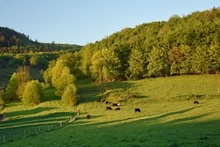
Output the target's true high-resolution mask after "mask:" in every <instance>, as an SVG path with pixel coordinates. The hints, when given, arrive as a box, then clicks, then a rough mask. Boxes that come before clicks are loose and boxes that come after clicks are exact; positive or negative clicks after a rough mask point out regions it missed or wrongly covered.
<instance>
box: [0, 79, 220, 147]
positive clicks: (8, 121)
mask: <svg viewBox="0 0 220 147" xmlns="http://www.w3.org/2000/svg"><path fill="white" fill-rule="evenodd" d="M215 78H216V77H215V75H195V76H176V77H164V78H156V79H144V80H139V81H125V82H113V83H106V84H103V85H101V86H100V85H96V84H94V83H92V82H91V81H89V80H84V81H78V82H77V86H78V88H79V89H78V94H79V96H80V104H79V105H78V109H79V110H80V117H79V118H78V119H76V121H73V122H71V123H68V124H67V125H65V126H62V127H60V128H59V129H54V130H51V131H48V132H43V133H39V134H35V135H32V136H29V137H26V138H22V139H17V140H14V141H12V142H6V143H3V144H2V145H1V146H3V147H8V146H13V147H19V146H27V147H29V146H30V147H31V146H55V147H59V146H78V147H85V146H88V147H98V146H100V147H102V146H106V147H110V146H116V147H117V146H118V147H119V146H132V147H133V146H135V147H136V146H137V147H141V146H171V147H172V146H219V145H220V141H219V139H218V138H219V137H220V131H219V129H217V128H219V120H220V116H219V109H218V108H219V104H220V101H219V99H220V96H219V95H218V89H217V87H216V85H215V84H214V83H215V82H214V81H215ZM117 92H118V94H119V95H120V96H123V99H121V104H120V106H119V107H120V108H121V110H120V111H115V110H114V109H115V108H116V107H113V106H112V104H106V103H105V102H97V99H98V98H99V97H102V98H103V99H108V98H109V96H110V97H111V94H109V93H113V94H114V95H115V96H117V94H115V93H117ZM101 93H102V94H101ZM51 94H54V89H51V88H46V89H45V92H44V97H47V96H48V98H47V100H46V101H44V102H42V103H41V104H39V105H37V106H34V107H33V106H25V105H23V104H22V103H20V102H19V103H10V104H7V105H6V108H5V109H4V110H3V111H2V113H4V114H6V116H7V117H6V118H5V120H4V121H2V122H0V123H1V127H0V130H1V136H2V135H4V134H7V133H9V132H13V131H15V130H24V129H28V128H32V127H40V126H45V125H49V124H52V123H55V122H60V121H65V120H67V119H68V118H70V117H72V116H74V115H76V108H75V107H71V106H68V105H66V104H64V103H63V102H62V101H61V100H60V98H58V97H57V96H54V97H53V96H52V95H51ZM133 94H135V95H136V98H132V97H131V96H132V95H133ZM108 100H111V101H109V102H115V101H116V100H118V99H112V98H109V99H108ZM194 100H197V101H199V104H193V101H194ZM106 106H110V107H112V108H113V110H108V111H106V110H105V107H106ZM136 107H137V108H140V109H141V113H138V112H137V113H135V112H134V108H136ZM87 115H90V116H91V118H90V119H87V118H86V116H87ZM58 140H59V141H58Z"/></svg>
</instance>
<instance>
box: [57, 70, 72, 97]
mask: <svg viewBox="0 0 220 147" xmlns="http://www.w3.org/2000/svg"><path fill="white" fill-rule="evenodd" d="M75 79H76V78H75V77H74V75H72V74H71V73H70V69H69V68H68V67H64V68H63V70H62V74H61V76H60V77H59V78H58V79H57V80H56V82H55V84H54V86H55V88H56V95H58V96H62V94H63V93H64V91H65V90H66V88H67V86H68V85H70V84H74V82H75Z"/></svg>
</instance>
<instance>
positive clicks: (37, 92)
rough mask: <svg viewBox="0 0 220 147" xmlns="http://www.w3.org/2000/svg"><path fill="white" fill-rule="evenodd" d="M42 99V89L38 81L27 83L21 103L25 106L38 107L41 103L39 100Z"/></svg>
mask: <svg viewBox="0 0 220 147" xmlns="http://www.w3.org/2000/svg"><path fill="white" fill-rule="evenodd" d="M42 97H43V88H42V86H41V84H40V83H39V81H37V80H32V81H30V82H28V83H27V86H26V87H25V90H24V93H23V96H22V101H23V102H24V104H26V105H38V104H40V102H41V98H42Z"/></svg>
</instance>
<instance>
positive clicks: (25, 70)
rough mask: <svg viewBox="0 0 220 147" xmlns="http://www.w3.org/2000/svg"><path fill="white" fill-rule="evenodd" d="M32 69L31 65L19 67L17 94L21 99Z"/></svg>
mask: <svg viewBox="0 0 220 147" xmlns="http://www.w3.org/2000/svg"><path fill="white" fill-rule="evenodd" d="M30 79H31V77H30V70H29V66H19V67H18V69H17V83H18V89H17V95H18V97H19V98H20V99H22V95H23V92H24V89H25V86H26V85H27V83H28V82H29V81H30Z"/></svg>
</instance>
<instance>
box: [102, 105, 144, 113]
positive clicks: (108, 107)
mask: <svg viewBox="0 0 220 147" xmlns="http://www.w3.org/2000/svg"><path fill="white" fill-rule="evenodd" d="M106 104H111V103H110V102H106ZM119 106H120V103H112V107H111V106H106V109H105V110H106V111H107V110H115V111H120V110H121V108H120V107H119ZM114 107H116V108H114ZM134 112H135V113H136V112H141V109H140V108H134Z"/></svg>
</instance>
